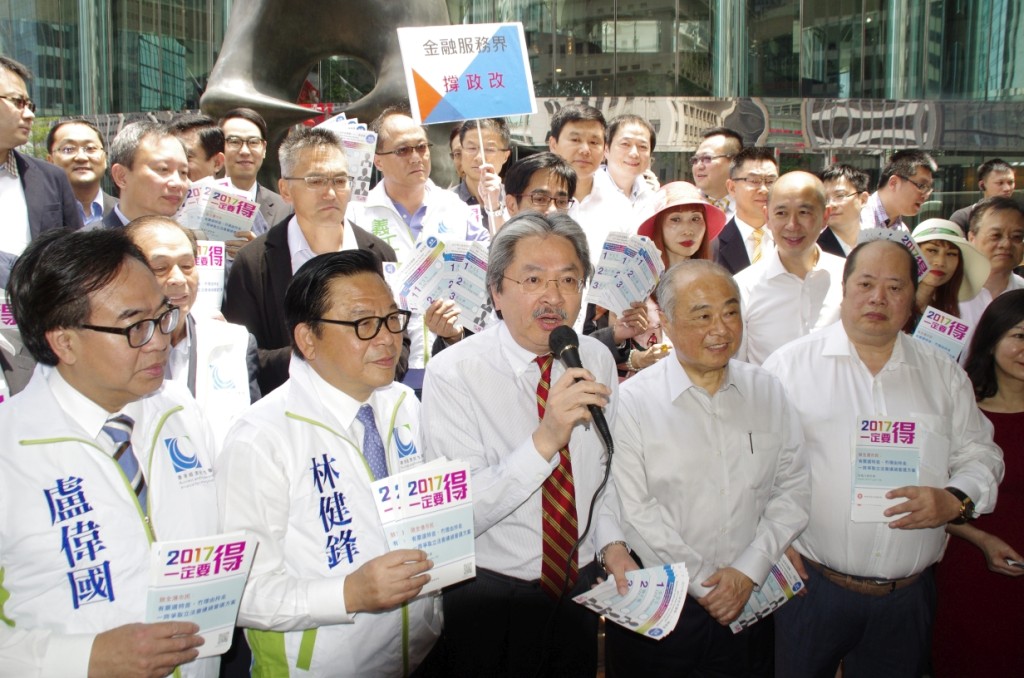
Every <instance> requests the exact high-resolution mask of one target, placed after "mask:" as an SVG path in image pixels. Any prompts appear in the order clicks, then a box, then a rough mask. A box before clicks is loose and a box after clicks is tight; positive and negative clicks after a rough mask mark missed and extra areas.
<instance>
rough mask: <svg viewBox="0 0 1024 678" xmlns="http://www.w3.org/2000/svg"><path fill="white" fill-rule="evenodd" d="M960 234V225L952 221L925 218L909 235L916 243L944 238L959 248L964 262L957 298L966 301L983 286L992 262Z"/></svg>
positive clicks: (974, 295)
mask: <svg viewBox="0 0 1024 678" xmlns="http://www.w3.org/2000/svg"><path fill="white" fill-rule="evenodd" d="M962 234H963V231H961V230H960V227H959V226H957V225H956V224H955V223H954V222H952V221H947V220H946V219H925V220H924V221H922V222H921V223H920V224H918V225H917V228H915V229H914V232H913V233H911V236H912V237H913V238H914V242H916V243H917V244H918V245H920V244H921V243H924V242H928V241H929V240H945V241H946V242H951V243H953V244H954V245H956V246H957V248H959V250H960V260H961V261H963V264H964V277H963V280H962V281H961V282H960V292H959V294H958V295H957V299H959V300H960V301H968V300H969V299H973V298H974V297H976V296H978V293H979V292H981V288H982V287H984V286H985V281H986V280H988V274H989V272H990V271H991V270H992V264H991V263H989V260H988V257H986V256H985V255H984V254H982V253H981V252H979V251H978V250H976V249H974V245H972V244H971V243H969V242H967V240H965V239H964V236H963V235H962Z"/></svg>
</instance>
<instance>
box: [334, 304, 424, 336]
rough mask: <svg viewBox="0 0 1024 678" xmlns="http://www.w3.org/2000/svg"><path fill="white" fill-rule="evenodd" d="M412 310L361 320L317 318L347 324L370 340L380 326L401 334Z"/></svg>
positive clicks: (357, 334) (337, 323) (377, 332)
mask: <svg viewBox="0 0 1024 678" xmlns="http://www.w3.org/2000/svg"><path fill="white" fill-rule="evenodd" d="M411 315H412V311H394V312H392V313H388V314H387V315H386V316H384V317H383V318H382V317H380V316H379V315H370V316H367V317H365V318H360V319H359V320H330V319H328V318H317V319H316V320H317V322H322V323H330V324H331V325H345V326H346V327H353V328H355V330H356V336H357V337H359V338H360V339H362V340H363V341H370V340H371V339H373V338H374V337H376V336H377V335H378V334H380V328H382V327H387V328H388V332H390V333H391V334H401V333H402V332H404V331H405V328H406V327H408V325H409V316H411Z"/></svg>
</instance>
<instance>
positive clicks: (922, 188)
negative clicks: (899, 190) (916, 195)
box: [897, 175, 935, 195]
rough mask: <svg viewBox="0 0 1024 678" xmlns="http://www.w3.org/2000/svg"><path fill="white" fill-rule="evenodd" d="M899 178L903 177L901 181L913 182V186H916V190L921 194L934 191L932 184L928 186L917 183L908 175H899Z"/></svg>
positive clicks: (928, 193)
mask: <svg viewBox="0 0 1024 678" xmlns="http://www.w3.org/2000/svg"><path fill="white" fill-rule="evenodd" d="M897 176H898V175H897ZM900 179H903V181H906V182H907V183H909V184H913V186H914V188H916V189H917V190H918V192H920V193H921V194H922V195H931V194H932V193H933V192H934V191H935V187H934V186H929V185H928V184H919V183H917V182H916V181H914V180H913V179H910V178H908V177H900Z"/></svg>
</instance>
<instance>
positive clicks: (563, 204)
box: [512, 191, 573, 211]
mask: <svg viewBox="0 0 1024 678" xmlns="http://www.w3.org/2000/svg"><path fill="white" fill-rule="evenodd" d="M512 197H513V198H516V199H522V198H529V199H530V204H532V205H533V206H534V207H536V208H538V209H542V210H546V209H547V208H548V206H549V205H551V201H554V203H555V208H557V209H560V210H563V211H564V210H567V209H569V206H570V205H572V203H573V199H572V198H570V197H569V196H567V195H551V194H550V193H545V192H544V191H534V192H533V193H513V194H512Z"/></svg>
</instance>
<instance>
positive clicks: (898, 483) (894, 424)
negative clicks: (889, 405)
mask: <svg viewBox="0 0 1024 678" xmlns="http://www.w3.org/2000/svg"><path fill="white" fill-rule="evenodd" d="M917 429H918V426H917V422H916V421H914V420H913V419H903V420H893V419H881V418H878V417H858V418H857V438H856V440H855V442H854V459H853V490H852V492H851V496H850V504H851V506H850V518H851V520H853V522H855V523H887V522H889V521H892V520H896V516H889V517H886V516H885V515H883V512H884V511H885V510H886V509H888V508H890V507H892V506H895V505H897V504H902V503H903V502H904V501H906V499H905V498H902V497H897V498H896V499H886V497H885V493H886V492H888V491H889V490H894V489H896V488H897V487H904V486H907V485H918V484H919V482H918V477H919V476H920V467H921V444H920V442H919V441H918V439H917Z"/></svg>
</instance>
